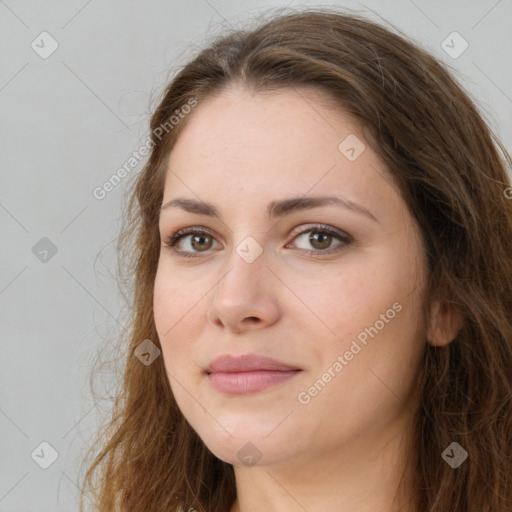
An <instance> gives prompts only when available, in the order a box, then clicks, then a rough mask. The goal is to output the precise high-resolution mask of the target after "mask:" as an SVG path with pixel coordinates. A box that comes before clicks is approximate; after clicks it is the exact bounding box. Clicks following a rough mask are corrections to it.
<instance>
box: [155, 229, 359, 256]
mask: <svg viewBox="0 0 512 512" xmlns="http://www.w3.org/2000/svg"><path fill="white" fill-rule="evenodd" d="M308 228H309V229H306V230H303V231H301V232H300V233H299V234H298V235H296V236H295V237H294V238H293V240H300V239H302V240H305V241H306V243H308V244H311V246H313V247H314V249H313V250H311V249H303V251H304V252H306V253H307V254H310V255H313V256H315V255H318V256H322V255H324V254H331V253H333V252H338V251H340V250H341V249H342V248H343V247H345V246H347V245H349V244H350V243H352V241H353V239H352V237H351V236H350V235H348V234H347V233H345V232H343V231H338V230H337V229H334V228H331V227H329V226H323V225H314V226H308ZM307 235H309V236H307ZM189 237H191V238H190V239H189V240H188V241H187V244H186V245H188V246H189V249H190V248H192V251H190V250H183V249H177V248H176V247H178V246H179V244H180V243H182V242H184V241H185V240H186V239H187V238H189ZM214 240H215V238H214V237H213V236H212V235H211V234H210V232H209V231H207V230H205V229H204V228H199V227H195V228H184V229H181V230H179V231H177V232H176V233H174V234H173V235H171V236H170V237H168V238H167V239H166V240H164V242H163V245H164V246H166V247H169V248H171V249H172V250H173V251H174V252H175V253H176V254H177V255H178V256H183V257H186V258H196V257H198V256H199V254H198V253H201V252H206V251H208V250H209V249H211V247H212V242H213V241H214ZM333 240H338V241H339V242H340V243H338V244H336V245H334V246H332V242H333ZM205 241H206V243H205ZM286 247H289V244H287V245H286Z"/></svg>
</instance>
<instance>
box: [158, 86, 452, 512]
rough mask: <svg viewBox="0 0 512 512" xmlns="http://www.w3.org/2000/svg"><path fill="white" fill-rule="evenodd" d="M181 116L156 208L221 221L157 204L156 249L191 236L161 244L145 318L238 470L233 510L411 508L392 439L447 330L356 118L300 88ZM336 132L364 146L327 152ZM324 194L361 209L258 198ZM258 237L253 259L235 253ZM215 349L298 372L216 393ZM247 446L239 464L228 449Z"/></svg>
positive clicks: (187, 396) (224, 98) (448, 336)
mask: <svg viewBox="0 0 512 512" xmlns="http://www.w3.org/2000/svg"><path fill="white" fill-rule="evenodd" d="M186 122H187V125H186V127H185V128H184V131H183V132H182V134H181V135H180V137H179V139H178V141H177V144H176V146H175V147H174V149H173V151H172V152H171V154H170V158H169V162H168V171H167V175H166V181H165V189H164V198H163V204H166V203H167V202H169V201H170V200H172V199H175V198H177V197H185V198H188V199H193V200H202V201H207V202H209V203H212V204H213V205H215V206H216V208H217V209H218V210H219V214H220V218H218V217H216V216H208V215H204V214H195V213H190V212H187V211H185V210H183V209H182V208H180V207H177V206H171V207H168V208H164V209H163V210H162V211H161V215H160V224H159V227H160V234H161V238H162V240H163V241H165V239H166V238H167V237H169V236H170V235H172V234H174V233H175V232H176V231H178V230H179V229H182V228H185V227H190V226H201V227H202V229H203V231H205V233H203V234H202V235H197V234H196V235H195V234H188V235H187V234H185V235H184V237H183V238H182V239H181V240H180V241H179V242H177V245H175V246H174V247H168V246H165V245H162V248H161V253H160V259H159V263H158V271H157V276H156V281H155V294H154V314H155V323H156V327H157V331H158V335H159V338H160V341H161V344H162V348H163V357H164V361H165V366H166V369H167V371H168V375H169V382H170V384H171V388H172V391H173V393H174V395H175V397H176V400H177V403H178V406H179V407H180V410H181V411H182V413H183V415H184V416H185V418H186V419H187V421H188V422H189V423H190V425H191V426H192V428H194V430H195V431H196V432H197V433H198V435H199V436H200V437H201V439H202V440H203V441H204V443H205V444H206V445H207V446H208V448H209V449H210V450H211V451H212V452H213V453H214V454H215V455H216V456H217V457H219V458H220V459H222V460H224V461H226V462H228V463H230V464H233V466H234V471H235V477H236V483H237V499H236V500H235V502H234V503H233V505H232V507H231V512H256V511H261V510H265V511H266V512H274V511H280V512H299V511H301V512H303V511H304V510H307V511H308V512H319V511H324V510H336V511H337V512H348V511H350V512H355V511H358V512H362V511H372V512H392V511H393V512H394V511H398V510H401V509H402V508H401V507H404V508H403V510H407V512H412V511H414V510H415V509H414V508H413V504H412V502H411V501H410V499H411V496H412V494H411V492H412V486H410V485H409V480H408V476H409V472H410V460H409V459H408V457H407V456H408V452H407V451H406V446H407V443H408V441H409V436H410V422H411V419H412V415H413V412H414V410H415V407H416V406H417V401H418V390H417V389H416V386H415V384H416V382H417V376H418V372H419V369H420V361H421V357H422V355H423V352H424V350H425V346H426V343H427V339H432V340H434V339H435V342H436V343H438V344H442V343H448V342H449V341H451V340H452V339H453V337H454V336H455V335H456V331H457V330H458V326H457V324H456V322H454V320H453V318H452V317H451V316H450V313H449V312H447V311H445V310H444V309H443V308H439V309H438V316H436V317H435V318H433V319H429V322H430V323H428V324H427V323H426V322H425V319H424V318H423V316H422V313H421V306H422V301H423V298H424V291H425V277H426V276H425V268H426V267H425V256H424V249H423V245H422V241H421V237H420V234H419V230H418V228H417V226H416V224H415V222H414V219H413V217H412V216H411V215H410V213H409V212H408V210H407V209H406V206H405V203H404V202H403V200H402V199H401V197H400V195H399V194H398V191H397V189H396V187H395V186H394V185H393V183H392V181H391V178H390V176H389V174H388V173H387V171H386V169H385V166H384V164H383V163H382V161H381V160H380V159H379V157H378V156H377V154H376V153H375V152H374V151H373V150H372V149H371V148H370V146H369V144H368V143H365V140H364V135H363V133H362V131H361V129H360V127H359V126H358V124H357V123H356V122H355V121H354V120H353V119H352V118H351V117H349V116H348V115H343V114H341V113H340V112H339V111H334V110H333V109H332V108H328V107H327V106H326V104H325V102H324V101H322V97H321V96H318V95H317V93H316V92H315V91H312V90H310V89H304V88H302V89H297V90H293V89H285V90H281V91H278V92H272V93H265V94H262V93H256V94H254V93H251V92H249V91H247V90H245V89H241V88H238V87H237V88H230V89H228V90H226V91H224V92H223V93H222V94H221V95H220V96H218V97H216V98H213V99H210V100H208V101H205V102H203V103H200V104H199V105H198V107H197V108H196V109H195V110H194V112H193V113H192V114H190V115H189V117H188V118H187V121H186ZM349 135H352V136H354V135H355V136H356V137H357V138H358V139H359V141H360V142H362V143H363V144H365V148H364V150H362V152H361V148H362V146H360V147H359V146H358V147H357V148H356V150H355V151H353V152H352V151H350V147H354V144H355V142H354V141H356V142H357V139H349V141H350V142H351V144H349V145H348V153H347V152H346V151H347V148H345V146H342V149H341V150H340V149H339V148H338V146H339V144H340V143H341V142H342V141H343V140H345V139H346V137H347V136H349ZM344 151H345V152H344ZM358 153H360V154H359V155H358ZM347 155H348V156H350V157H351V158H353V157H354V155H356V158H355V159H353V160H352V161H351V160H350V159H349V158H347ZM327 195H329V196H337V197H344V198H347V199H349V200H350V201H352V202H354V203H357V205H359V206H360V207H362V208H364V209H366V210H367V213H361V212H360V211H356V210H353V209H349V208H346V207H343V206H339V205H336V204H327V205H323V206H317V207H315V208H310V209H303V210H297V211H293V212H291V213H289V214H288V215H286V216H283V217H280V218H273V219H269V218H268V217H267V215H266V209H267V205H268V203H269V202H271V201H277V200H282V199H287V198H292V197H300V198H303V197H317V196H327ZM368 212H369V213H368ZM318 224H321V225H322V226H323V227H322V226H320V227H318ZM325 227H328V228H330V229H331V230H334V231H335V232H337V233H339V234H340V235H341V236H342V238H338V237H337V235H336V234H335V235H331V236H330V235H329V234H328V233H325V231H324V230H323V228H325ZM315 233H317V234H316V237H317V238H316V241H315V239H310V238H309V236H310V235H314V234H315ZM322 233H323V237H322ZM347 234H348V235H349V237H350V242H348V243H347V241H346V235H347ZM329 236H330V237H329ZM247 237H252V238H253V239H254V241H256V244H254V242H252V241H251V242H248V241H247ZM343 237H345V241H344V238H343ZM329 241H330V243H329ZM242 242H243V243H242ZM247 244H249V245H247ZM250 244H253V245H250ZM258 247H260V248H261V250H262V252H261V254H259V255H258V256H257V257H256V258H255V259H254V261H252V262H248V261H247V260H246V259H245V258H243V257H242V256H241V254H247V251H248V253H249V254H256V253H255V252H254V251H256V250H257V248H258ZM237 248H239V249H240V248H243V249H245V251H246V252H245V253H244V252H239V251H238V252H237ZM178 251H181V254H180V253H179V252H178ZM308 251H310V252H314V253H315V254H308ZM183 253H186V254H193V255H194V256H195V257H193V258H186V257H185V256H183ZM426 325H429V326H430V327H429V328H428V329H427V328H426V327H425V326H426ZM370 328H373V331H372V330H371V329H370ZM365 329H368V330H369V332H372V334H373V335H372V336H370V335H369V334H368V331H365ZM375 331H377V333H375ZM363 332H366V333H367V339H366V344H363V343H362V342H361V341H358V340H361V338H364V335H363V334H362V333H363ZM358 336H359V338H358ZM354 341H355V342H356V343H357V345H358V346H359V348H360V350H359V351H357V348H355V345H354V344H353V342H354ZM347 352H350V353H351V354H352V356H350V354H348V353H347ZM227 353H229V354H234V355H242V354H248V353H255V354H259V355H265V356H268V357H272V358H274V359H277V360H279V361H283V362H285V363H287V364H290V365H293V366H294V367H297V368H300V369H301V371H300V372H297V374H296V375H295V376H294V377H293V378H291V379H289V380H286V381H284V382H281V383H278V384H275V385H272V386H270V387H267V388H265V389H264V390H262V391H258V392H255V393H250V394H238V395H233V394H226V393H224V392H220V391H218V390H217V389H214V387H213V386H212V384H211V382H210V380H209V377H208V375H207V374H206V373H205V368H206V366H207V365H208V364H209V363H210V362H211V361H212V360H213V359H214V358H216V357H217V356H219V355H221V354H227ZM339 357H341V358H342V360H343V362H341V361H340V359H339ZM336 362H338V365H336V364H335V363H336ZM340 368H341V369H340ZM326 374H327V376H326ZM329 377H330V378H329ZM319 379H320V380H321V381H322V383H323V385H321V384H317V386H318V387H317V388H315V387H314V383H315V382H317V383H318V380H319ZM312 388H313V389H312ZM315 390H316V391H315ZM248 443H250V444H248ZM244 446H245V452H244V451H242V452H240V450H241V449H242V448H243V447H244ZM247 450H249V452H250V453H249V455H251V456H252V457H251V458H250V460H251V462H250V463H248V462H247V460H248V459H247V458H245V459H244V458H243V457H242V456H241V455H240V453H246V452H247ZM254 461H256V462H254ZM402 474H404V475H405V479H404V483H405V486H404V489H403V491H404V492H403V493H400V496H399V498H400V499H398V498H397V496H398V495H397V496H395V495H396V493H397V491H398V486H399V482H400V478H401V476H402ZM395 498H397V500H396V501H395Z"/></svg>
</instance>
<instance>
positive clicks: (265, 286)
mask: <svg viewBox="0 0 512 512" xmlns="http://www.w3.org/2000/svg"><path fill="white" fill-rule="evenodd" d="M248 261H250V260H246V259H244V258H243V257H242V256H240V255H239V254H238V253H237V252H236V251H235V250H234V251H233V254H232V255H231V257H230V258H229V259H228V260H226V266H225V267H224V270H223V272H222V278H221V279H220V281H219V282H218V283H217V284H216V285H215V287H214V290H213V292H212V294H211V295H210V304H209V307H208V312H207V318H208V321H209V322H210V323H211V324H212V325H214V326H216V327H217V328H225V329H229V330H230V331H232V332H234V333H242V332H244V331H248V330H255V329H262V328H265V327H268V326H270V325H272V324H274V323H275V322H277V320H278V318H279V316H280V314H281V313H280V306H279V302H278V299H277V293H276V291H277V289H278V284H279V282H280V281H279V280H278V279H276V277H275V275H274V272H273V271H272V270H271V269H270V267H269V266H268V263H269V262H268V259H267V258H266V255H265V251H263V252H262V253H261V254H260V255H259V256H258V257H257V258H256V259H255V260H254V261H252V262H250V263H249V262H248Z"/></svg>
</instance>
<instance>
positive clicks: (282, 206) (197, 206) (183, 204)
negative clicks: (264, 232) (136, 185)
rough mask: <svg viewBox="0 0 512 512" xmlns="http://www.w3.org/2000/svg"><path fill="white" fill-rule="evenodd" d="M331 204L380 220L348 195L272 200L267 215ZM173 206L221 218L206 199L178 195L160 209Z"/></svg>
mask: <svg viewBox="0 0 512 512" xmlns="http://www.w3.org/2000/svg"><path fill="white" fill-rule="evenodd" d="M330 204H334V205H337V206H341V207H342V208H345V209H348V210H352V211H353V212H356V213H359V214H362V215H365V216H366V217H368V218H370V219H372V220H374V221H375V222H378V221H377V219H376V218H375V216H374V215H373V214H372V213H371V212H370V211H369V210H368V209H366V208H365V207H364V206H362V205H360V204H358V203H355V202H353V201H350V200H349V199H347V198H346V197H337V196H320V197H291V198H289V199H281V200H279V201H272V202H270V203H269V204H268V206H267V217H268V218H269V219H273V218H277V217H284V216H285V215H289V214H291V213H293V212H296V211H301V210H308V209H310V208H317V207H319V206H326V205H330ZM171 207H178V208H181V209H183V210H185V211H187V212H189V213H194V214H196V215H207V216H209V217H218V218H221V216H220V212H219V210H218V209H217V207H216V206H215V205H213V204H211V203H207V202H205V201H197V200H195V199H188V198H186V197H176V198H174V199H171V200H170V201H168V202H167V203H165V204H164V205H163V206H162V207H161V209H160V210H161V211H162V210H167V209H168V208H171Z"/></svg>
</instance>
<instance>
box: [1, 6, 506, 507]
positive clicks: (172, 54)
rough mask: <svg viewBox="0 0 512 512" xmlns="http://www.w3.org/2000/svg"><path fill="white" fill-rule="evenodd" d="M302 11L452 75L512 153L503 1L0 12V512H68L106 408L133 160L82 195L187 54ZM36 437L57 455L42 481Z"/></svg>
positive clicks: (107, 170)
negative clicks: (372, 35) (274, 14)
mask: <svg viewBox="0 0 512 512" xmlns="http://www.w3.org/2000/svg"><path fill="white" fill-rule="evenodd" d="M299 5H308V6H315V5H319V6H320V5H324V6H333V5H338V6H345V7H349V8H352V9H358V10H359V12H361V13H367V14H368V16H369V17H370V18H372V19H375V20H377V21H380V22H381V23H383V24H386V21H385V20H387V21H389V22H390V23H393V24H394V25H396V26H398V27H399V28H400V30H402V31H403V32H405V33H406V34H409V35H410V36H412V37H414V38H415V39H416V40H417V41H419V42H420V43H421V44H422V45H423V46H425V47H426V48H427V49H428V50H430V51H431V52H432V53H433V54H434V55H436V56H437V57H438V58H440V59H442V60H443V61H444V62H446V63H448V64H449V65H450V66H452V68H453V69H454V72H455V73H456V76H457V77H458V79H459V80H460V81H461V82H462V83H463V85H464V87H465V88H466V90H467V91H468V92H469V93H470V94H471V95H472V97H473V98H474V99H475V100H476V101H477V103H478V105H479V107H480V109H481V111H482V113H483V114H484V116H485V118H486V120H487V121H488V122H489V123H490V125H491V127H492V128H493V129H494V130H495V131H496V133H497V134H498V136H500V137H501V139H502V140H503V141H504V143H505V145H506V147H507V148H508V150H509V151H510V150H511V149H512V69H511V58H510V55H511V53H512V52H511V49H512V30H511V27H512V0H500V1H496V0H488V1H487V0H486V1H484V0H481V1H475V2H468V1H464V0H457V1H446V0H436V1H426V0H425V1H422V0H415V1H412V0H393V1H386V2H382V1H381V2H379V1H371V0H367V1H366V2H365V3H364V5H363V4H362V3H359V2H349V1H342V2H334V3H325V2H324V3H318V2H314V1H308V2H280V1H274V2H256V1H245V2H236V1H235V0H208V1H207V0H191V1H189V2H186V3H185V2H178V1H162V0H151V1H145V2H141V1H138V2H137V1H133V0H130V1H128V0H122V1H113V0H109V1H105V0H104V1H99V0H89V1H84V0H72V1H67V2H64V1H52V2H36V1H35V0H30V1H28V0H27V1H15V0H6V1H1V0H0V62H1V66H0V113H1V114H0V141H1V144H2V146H1V147H2V151H1V154H0V158H1V188H0V226H1V233H2V246H1V247H2V250H1V265H0V312H1V322H0V329H1V340H2V343H1V354H2V355H1V357H0V366H1V368H0V379H1V380H0V512H6V511H9V512H21V511H24V512H28V511H31V512H32V511H33V512H35V511H37V512H44V511H57V510H58V511H60V510H67V511H72V510H77V496H78V486H79V485H80V481H81V480H80V478H81V474H80V471H79V467H80V461H81V457H82V456H83V454H84V451H85V449H86V448H87V445H88V442H89V441H90V439H91V436H92V435H93V434H94V432H95V429H96V428H97V425H98V421H99V418H100V414H105V413H106V412H107V411H108V406H109V404H110V400H109V397H110V394H109V393H108V390H109V386H110V385H111V384H112V382H113V381H112V380H110V381H109V374H108V373H105V388H104V389H106V390H107V391H106V392H105V391H103V392H102V393H103V394H102V395H101V396H99V398H98V397H96V398H95V397H94V396H93V395H91V393H90V391H89V387H88V376H89V373H90V368H91V364H92V362H93V360H94V357H95V355H96V354H97V353H98V351H99V350H100V347H102V348H101V353H102V355H105V354H107V352H106V348H103V347H106V340H107V339H108V338H109V336H112V335H115V332H116V329H118V328H119V325H125V324H126V318H125V317H123V312H124V308H123V303H122V300H121V296H120V294H119V291H118V288H117V284H116V279H115V273H116V268H115V266H116V253H115V243H114V242H115V238H116V236H117V235H118V233H119V229H120V225H121V204H122V203H121V200H122V198H123V195H125V194H124V191H125V187H126V186H127V185H128V183H129V180H130V178H133V177H134V176H135V174H136V173H137V172H138V171H139V170H140V169H141V168H142V164H139V165H137V167H135V168H134V169H133V171H132V172H131V173H130V176H129V177H127V178H125V179H124V180H123V182H122V183H121V184H120V185H118V186H117V187H116V188H115V189H114V190H113V191H111V192H110V193H109V194H107V196H106V197H105V198H104V199H102V200H98V199H96V198H95V197H94V196H93V193H92V192H93V190H94V188H95V187H98V186H102V184H103V183H104V182H105V181H106V180H107V179H108V178H109V177H110V176H112V174H113V173H115V171H116V170H117V169H118V168H119V167H121V166H122V165H123V163H124V162H126V160H127V159H128V158H129V157H130V155H131V153H132V151H134V150H136V149H137V148H139V147H140V145H141V143H142V141H143V139H144V138H145V136H146V135H147V133H148V113H149V112H150V111H151V109H153V108H154V107H155V105H156V102H157V100H158V99H159V95H160V93H161V90H162V88H163V86H164V85H165V83H166V82H167V80H168V78H169V77H170V76H171V74H172V73H173V72H174V71H175V70H176V69H177V67H178V66H179V65H180V64H182V63H183V62H184V61H185V60H186V59H187V58H188V56H189V55H190V54H191V52H192V51H193V50H194V49H195V48H197V47H198V46H202V45H203V44H205V43H206V42H207V41H208V39H209V38H211V37H212V34H214V33H217V32H218V31H219V30H222V29H223V28H227V27H230V26H239V24H240V23H243V22H244V20H246V19H247V18H248V17H250V16H251V15H257V14H258V13H261V12H262V11H264V10H266V9H267V8H269V7H274V8H275V7H286V6H291V7H295V6H299ZM44 31H47V32H48V33H49V34H51V36H52V37H53V38H54V39H55V40H56V41H57V43H58V48H57V50H56V51H55V52H54V53H53V54H51V55H50V56H49V57H47V58H42V57H41V56H40V53H37V52H36V51H35V49H33V48H32V47H31V44H32V42H33V41H35V43H34V44H37V45H39V47H38V51H39V52H43V51H46V52H47V51H49V49H51V43H50V40H49V39H47V36H40V34H41V33H42V32H44ZM453 31H457V32H459V33H460V34H461V36H462V37H463V38H464V39H465V40H466V41H467V43H468V44H469V47H468V49H467V50H466V51H465V52H464V53H462V54H461V55H460V56H458V57H457V58H453V57H451V56H450V55H448V54H447V53H446V52H445V51H444V50H443V48H442V47H441V43H442V41H443V40H445V39H446V37H447V36H448V35H449V34H451V33H452V32H453ZM45 38H46V39H45ZM41 39H43V42H41ZM459 44H460V42H455V43H454V45H455V50H457V48H460V46H457V45H459ZM43 237H46V238H47V239H49V240H50V241H51V244H52V245H51V246H50V244H49V242H48V241H47V240H43V241H41V239H42V238H43ZM34 246H35V249H34ZM52 247H53V251H55V249H56V251H57V252H56V253H55V254H53V253H52V250H51V248H52ZM45 250H47V251H48V252H47V253H45V252H44V251H45ZM102 397H103V398H102ZM43 441H46V442H48V443H49V444H50V445H51V446H52V447H53V448H54V449H55V450H56V451H57V452H58V458H57V459H56V460H55V462H54V463H53V464H51V465H50V466H49V467H48V469H43V468H42V467H40V464H44V463H45V461H46V463H48V462H49V461H50V457H51V453H50V451H49V449H48V447H46V446H44V445H43V446H42V447H41V446H40V443H41V442H43ZM34 450H36V451H35V452H34ZM33 452H34V453H35V455H34V458H32V456H31V454H32V453H33ZM37 455H39V456H37ZM36 461H37V462H36Z"/></svg>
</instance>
